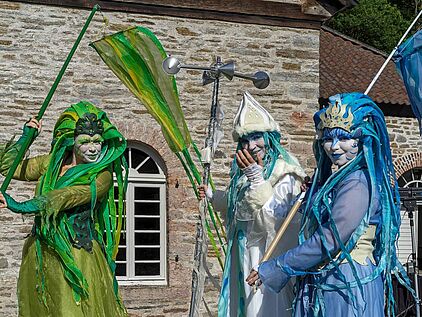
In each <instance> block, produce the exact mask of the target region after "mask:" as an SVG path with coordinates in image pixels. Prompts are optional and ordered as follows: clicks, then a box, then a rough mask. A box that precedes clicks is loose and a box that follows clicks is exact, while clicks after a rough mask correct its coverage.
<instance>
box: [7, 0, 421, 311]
mask: <svg viewBox="0 0 422 317" xmlns="http://www.w3.org/2000/svg"><path fill="white" fill-rule="evenodd" d="M352 2H353V1H346V0H338V1H316V0H307V1H303V0H242V1H232V2H231V1H218V0H211V1H184V0H183V1H176V0H156V1H152V0H141V1H136V2H134V1H125V0H122V1H99V4H100V5H101V7H102V9H103V12H102V14H100V13H97V14H96V16H95V17H94V20H93V21H92V23H91V25H90V27H89V29H88V31H87V33H86V34H85V36H84V38H83V40H82V42H81V44H80V46H79V48H78V50H77V51H76V54H75V56H74V57H73V59H72V61H71V63H70V65H69V67H68V69H67V71H66V73H65V76H64V78H63V79H62V81H61V83H60V85H59V87H58V89H57V91H56V93H55V95H54V97H53V99H52V101H51V105H50V106H49V108H48V109H47V111H46V114H45V116H44V122H43V123H44V131H43V133H42V134H41V135H40V136H39V137H38V138H37V139H36V141H35V142H34V144H33V145H32V147H31V153H30V155H37V154H41V153H45V152H47V151H48V149H49V142H50V140H51V132H52V129H53V126H54V122H55V120H56V119H57V116H58V114H59V113H60V112H61V111H62V110H64V109H65V108H66V107H67V106H68V105H70V104H72V103H75V102H77V101H79V100H89V101H92V102H93V103H95V104H97V105H98V106H99V107H101V108H103V109H104V110H105V111H107V112H108V113H109V115H110V119H111V120H112V121H113V123H115V124H116V125H117V126H118V128H119V129H120V130H121V131H122V133H123V134H124V136H125V137H126V138H127V139H128V140H129V150H128V154H127V156H128V158H129V163H130V167H131V169H130V185H129V193H128V197H127V202H128V207H127V209H128V213H127V221H128V222H127V232H126V236H125V239H124V243H125V245H124V246H123V247H122V253H121V254H120V256H119V258H118V260H119V265H118V273H119V275H120V277H119V279H120V289H121V292H122V296H123V299H124V301H125V304H126V307H127V308H128V310H129V313H130V314H131V315H132V316H167V315H172V316H186V315H187V312H188V309H189V301H190V292H191V274H192V258H193V249H194V243H195V224H196V219H197V215H198V204H197V201H196V199H195V198H194V195H193V191H192V189H191V187H190V184H189V182H188V180H187V179H186V176H185V174H184V172H183V169H182V167H181V166H180V164H179V162H178V160H177V158H176V157H175V155H174V154H173V153H172V152H171V151H170V150H169V149H168V147H167V145H166V143H165V141H164V138H163V137H162V134H161V132H160V128H159V126H158V125H157V124H156V123H155V121H153V120H152V118H151V116H150V115H149V114H148V113H147V112H146V110H145V109H144V108H143V106H142V105H141V104H140V103H139V101H138V100H137V99H135V98H134V97H133V96H132V95H131V93H130V92H129V91H128V90H127V89H126V88H125V87H124V86H123V84H122V83H121V82H120V81H119V80H118V79H117V78H116V77H115V76H114V75H113V74H112V72H111V71H110V70H109V69H108V68H107V67H106V66H105V65H104V63H103V62H102V61H101V60H100V58H99V56H98V55H97V54H96V53H95V51H94V50H93V49H92V48H90V47H88V44H89V43H90V42H92V41H94V40H97V39H99V38H100V37H102V36H103V35H104V34H110V33H114V32H116V31H120V30H123V29H126V28H129V27H131V26H134V25H140V26H145V27H148V28H150V29H151V30H152V31H153V32H154V33H155V34H156V36H157V37H158V38H159V39H160V41H161V42H162V44H163V46H164V48H165V49H166V50H167V52H168V53H169V54H172V55H173V56H176V57H178V58H179V59H180V60H181V61H183V62H184V63H189V64H200V65H208V64H211V63H212V62H213V61H214V58H215V56H221V58H222V59H223V61H229V60H234V61H235V62H236V66H237V69H238V70H239V71H241V72H243V73H254V72H255V71H257V70H265V71H267V72H268V73H269V74H270V77H271V84H270V86H269V87H268V88H267V89H265V90H257V89H255V88H254V87H253V86H252V84H251V83H250V82H247V81H242V80H239V79H236V78H235V79H233V80H232V81H231V82H229V81H227V80H223V82H222V85H221V91H220V103H221V104H222V105H223V107H224V111H225V120H224V123H223V126H224V132H225V137H224V139H223V141H222V142H221V143H220V145H219V149H218V150H217V153H216V157H215V160H214V162H213V166H212V173H213V176H214V179H215V181H216V184H217V187H219V188H224V187H225V186H226V185H227V183H228V170H229V168H230V163H231V161H232V160H233V147H234V143H233V142H232V140H231V122H232V119H233V116H234V114H235V111H236V109H237V106H238V104H239V101H240V98H241V96H242V94H243V92H244V91H245V90H249V91H250V92H251V93H252V94H253V95H254V96H255V97H256V99H257V100H258V101H259V102H260V103H261V104H262V105H263V106H264V107H266V108H267V109H268V110H269V111H270V113H272V114H273V115H274V117H275V118H276V120H278V121H279V122H280V126H281V130H282V133H283V144H284V145H285V146H286V148H287V149H288V150H290V151H291V152H292V153H294V154H295V155H296V156H297V157H298V159H299V161H300V162H301V164H302V165H303V166H304V167H305V169H306V170H307V171H308V172H309V173H311V172H312V169H313V167H314V161H313V156H312V150H311V148H312V147H311V144H312V141H313V138H314V130H313V124H312V115H313V113H314V112H315V111H316V110H318V107H319V105H318V102H317V100H318V98H319V97H326V95H324V94H321V92H320V91H321V89H320V74H319V71H320V70H319V65H320V46H322V45H323V44H324V42H322V36H323V33H320V28H321V23H322V22H323V21H324V20H325V19H327V18H329V17H330V16H331V15H332V14H333V13H334V12H335V11H336V10H339V9H341V8H343V7H344V6H345V5H347V4H350V3H352ZM94 3H95V2H94V1H71V0H65V1H56V0H39V1H37V0H29V1H13V2H11V1H0V92H1V94H0V104H1V107H2V108H1V110H0V120H1V122H2V125H1V127H0V139H1V140H2V141H1V142H5V141H7V140H9V139H10V138H11V137H12V136H14V135H19V134H20V132H21V127H22V125H23V124H24V122H25V121H26V120H27V119H28V118H29V117H30V116H33V115H35V114H36V113H37V112H38V109H39V108H40V105H41V104H42V102H43V100H44V98H45V96H46V95H47V92H48V91H49V89H50V87H51V85H52V83H53V81H54V79H55V77H56V75H57V73H58V71H59V69H60V67H61V65H62V64H63V62H64V60H65V58H66V56H67V54H68V52H69V50H70V48H71V46H72V44H73V42H74V41H75V39H76V37H77V35H78V34H79V32H80V30H81V28H82V25H83V23H84V21H85V19H86V18H87V16H88V14H89V10H87V9H88V8H89V7H92V6H93V5H94ZM104 17H106V18H107V20H108V21H109V25H107V24H106V23H104ZM320 34H321V35H320ZM320 37H321V38H320ZM324 45H325V44H324ZM321 52H323V50H322V51H321ZM368 76H370V75H369V73H368ZM371 76H372V75H371ZM371 78H372V77H371ZM177 83H178V89H179V94H180V100H181V104H182V107H183V111H184V113H185V117H186V120H187V122H188V126H189V129H190V131H191V134H192V137H193V140H194V141H195V142H196V143H197V144H198V145H199V146H200V145H202V144H203V142H204V137H205V135H206V127H207V125H208V116H209V106H210V104H211V93H212V91H211V89H212V88H211V87H210V86H202V84H201V73H200V72H198V71H183V72H180V73H179V74H178V75H177ZM336 88H343V87H341V86H339V87H336ZM357 88H360V87H357ZM337 92H338V90H336V91H335V93H337ZM387 119H388V122H389V124H390V131H391V133H392V138H393V146H394V151H395V154H396V156H395V157H396V158H397V159H399V158H400V157H403V158H404V159H403V162H407V163H406V164H410V165H412V164H413V165H414V164H416V163H411V162H415V160H410V161H409V159H407V158H408V157H411V156H412V155H416V156H417V155H419V154H417V153H419V152H420V147H421V143H420V139H419V138H417V129H416V123H415V119H413V118H402V117H397V116H394V117H393V116H392V117H388V118H387ZM404 124H406V127H404ZM403 138H404V139H403ZM403 141H405V142H406V143H409V142H410V144H409V146H408V147H402V144H404V143H403ZM417 147H419V150H415V148H417ZM415 153H416V154H415ZM399 154H400V155H401V156H400V157H399V156H398V155H399ZM418 157H419V161H418V162H420V161H421V156H420V155H419V156H418ZM409 162H410V163H409ZM399 165H400V164H399ZM413 165H412V167H413ZM400 166H405V163H403V164H401V165H400ZM419 166H420V165H419ZM406 168H407V167H406ZM33 189H34V185H33V184H29V183H17V182H12V183H11V185H10V187H9V192H10V193H11V194H12V195H13V196H14V197H16V198H17V199H18V200H26V199H28V198H30V197H31V196H32V193H33ZM137 193H140V195H141V196H142V197H144V200H145V197H149V198H148V201H147V202H145V201H142V200H141V201H138V200H139V199H137V197H138V196H137ZM141 199H142V198H141ZM142 204H144V205H142ZM145 204H150V205H148V206H149V207H148V208H149V209H148V210H149V211H148V212H146V211H145V210H146V209H143V208H142V206H145ZM139 206H141V207H139ZM137 219H141V220H142V221H141V225H140V227H139V224H138V222H137ZM145 224H147V225H145ZM31 226H32V218H31V217H22V216H19V215H15V214H12V213H10V212H9V211H1V213H0V228H1V229H0V241H1V246H0V283H1V284H0V315H2V316H16V314H17V310H16V308H17V297H16V283H17V277H18V272H19V265H20V259H21V250H22V245H23V242H24V239H25V237H26V236H27V235H28V233H29V232H30V230H31ZM209 268H210V274H211V276H213V278H212V279H208V280H207V284H206V289H205V305H203V311H204V315H208V313H207V311H210V312H211V314H212V315H213V316H215V315H216V314H215V311H216V303H217V297H218V287H217V286H216V285H215V282H217V283H218V282H219V278H220V275H221V274H220V273H221V270H220V268H219V267H218V264H217V261H216V260H215V259H213V255H212V254H210V258H209Z"/></svg>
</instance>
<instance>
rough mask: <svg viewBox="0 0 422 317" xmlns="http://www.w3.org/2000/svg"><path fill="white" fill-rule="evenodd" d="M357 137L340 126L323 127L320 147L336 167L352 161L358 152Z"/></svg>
mask: <svg viewBox="0 0 422 317" xmlns="http://www.w3.org/2000/svg"><path fill="white" fill-rule="evenodd" d="M358 144H359V140H358V139H353V138H352V135H351V134H350V133H348V132H346V131H345V130H343V129H340V128H334V129H329V128H325V129H324V131H323V136H322V147H323V148H324V151H325V153H326V154H327V155H328V157H329V158H330V160H331V162H332V163H333V164H334V165H337V166H338V167H342V166H343V165H345V164H347V163H349V162H350V161H352V160H353V159H354V158H355V157H356V155H357V154H358V150H359V148H358Z"/></svg>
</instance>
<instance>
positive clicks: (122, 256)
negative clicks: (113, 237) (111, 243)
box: [116, 248, 126, 261]
mask: <svg viewBox="0 0 422 317" xmlns="http://www.w3.org/2000/svg"><path fill="white" fill-rule="evenodd" d="M116 261H126V248H119V252H117V258H116Z"/></svg>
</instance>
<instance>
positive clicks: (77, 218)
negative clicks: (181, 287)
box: [0, 102, 127, 317]
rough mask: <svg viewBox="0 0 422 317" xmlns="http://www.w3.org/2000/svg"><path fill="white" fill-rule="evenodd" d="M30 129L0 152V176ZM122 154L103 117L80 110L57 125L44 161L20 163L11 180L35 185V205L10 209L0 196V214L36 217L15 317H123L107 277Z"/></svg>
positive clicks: (118, 217)
mask: <svg viewBox="0 0 422 317" xmlns="http://www.w3.org/2000/svg"><path fill="white" fill-rule="evenodd" d="M30 127H31V128H35V129H37V130H38V131H40V129H41V124H40V123H39V122H38V121H37V120H36V119H31V120H30V121H29V122H28V123H26V124H25V126H24V130H23V135H22V137H21V138H20V139H19V140H18V141H16V142H9V143H8V144H7V145H5V146H4V147H3V148H2V149H1V151H0V172H1V173H2V174H3V175H4V174H6V173H7V172H8V170H9V168H10V166H11V165H12V162H13V160H14V158H15V157H16V154H17V152H18V151H19V148H20V147H21V144H22V142H23V140H24V139H25V137H26V134H27V133H28V131H29V128H30ZM125 149H126V141H125V139H124V137H123V136H122V135H121V134H120V133H119V131H117V129H116V127H115V126H113V125H112V124H111V123H110V121H109V119H108V118H107V115H106V114H105V113H104V112H103V111H101V110H100V109H98V108H97V107H96V106H94V105H92V104H90V103H89V102H79V103H77V104H74V105H72V106H70V107H69V108H68V109H66V110H65V111H64V112H63V113H62V114H61V116H60V118H59V119H58V121H57V123H56V125H55V127H54V132H53V141H52V146H51V151H50V153H49V154H46V155H41V156H37V157H33V158H29V159H25V160H23V161H22V162H21V163H20V164H19V166H18V168H17V170H16V172H15V173H14V175H13V178H14V179H17V180H22V181H37V182H38V183H37V187H36V194H35V197H34V198H33V199H30V200H28V201H25V202H16V201H15V200H14V199H13V198H12V197H10V196H9V195H8V194H6V193H4V192H3V193H0V208H6V207H7V208H8V209H10V210H11V211H13V212H15V213H21V214H34V215H35V220H34V226H33V229H32V233H31V235H30V237H28V239H27V240H26V242H25V245H24V248H23V254H22V264H21V268H20V272H19V281H18V299H19V316H43V317H44V316H55V317H56V316H66V317H69V316H71V317H79V316H127V312H126V310H125V308H124V306H123V303H122V301H121V299H120V297H119V294H118V288H117V282H116V278H115V275H114V270H115V263H114V259H115V256H116V254H117V251H118V244H119V237H120V230H121V225H122V213H123V197H124V194H125V189H126V185H127V178H126V176H124V175H123V170H126V171H127V168H126V162H125V159H124V156H123V153H124V151H125ZM122 167H123V168H122ZM113 176H114V177H115V181H116V182H117V184H118V197H115V192H114V187H113ZM115 200H116V201H118V202H117V204H116V203H115Z"/></svg>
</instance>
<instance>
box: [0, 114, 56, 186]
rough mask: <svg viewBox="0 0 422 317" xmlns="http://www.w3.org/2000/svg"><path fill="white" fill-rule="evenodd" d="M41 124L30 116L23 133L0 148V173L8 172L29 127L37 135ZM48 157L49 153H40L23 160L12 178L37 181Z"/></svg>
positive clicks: (43, 170)
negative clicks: (35, 130) (40, 154)
mask: <svg viewBox="0 0 422 317" xmlns="http://www.w3.org/2000/svg"><path fill="white" fill-rule="evenodd" d="M41 126H42V124H41V122H38V121H37V120H36V119H35V118H32V119H31V120H30V121H28V122H27V123H25V125H24V127H23V133H22V135H21V137H20V138H19V139H18V140H17V141H16V142H13V141H11V142H9V143H7V144H6V145H3V146H2V147H1V148H0V173H1V174H2V175H7V173H8V172H9V169H10V167H11V166H12V164H13V162H14V160H15V159H16V156H17V154H18V152H19V150H20V149H21V146H22V144H23V143H24V141H25V139H26V138H27V136H28V133H29V128H34V129H37V131H38V132H37V135H38V134H39V133H40V131H41ZM49 159H50V156H49V155H42V156H37V157H34V158H30V159H25V160H23V161H22V162H21V163H20V164H19V165H18V167H17V169H16V171H15V172H14V174H13V178H14V179H17V180H22V181H37V180H38V179H39V178H40V177H41V175H42V174H43V173H44V172H45V170H46V168H47V165H48V162H49Z"/></svg>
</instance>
